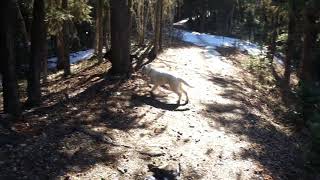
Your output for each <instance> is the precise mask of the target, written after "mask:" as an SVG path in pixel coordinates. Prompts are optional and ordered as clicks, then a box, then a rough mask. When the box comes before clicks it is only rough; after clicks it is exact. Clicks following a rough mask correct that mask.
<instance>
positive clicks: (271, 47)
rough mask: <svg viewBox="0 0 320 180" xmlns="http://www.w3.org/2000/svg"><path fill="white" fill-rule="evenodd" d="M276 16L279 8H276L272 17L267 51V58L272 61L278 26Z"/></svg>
mask: <svg viewBox="0 0 320 180" xmlns="http://www.w3.org/2000/svg"><path fill="white" fill-rule="evenodd" d="M278 16H279V9H277V10H276V12H275V15H274V16H273V17H272V36H271V40H270V45H269V52H268V59H269V61H270V62H271V63H272V62H273V58H274V55H275V52H276V41H277V36H278V32H277V28H278Z"/></svg>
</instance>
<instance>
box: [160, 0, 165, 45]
mask: <svg viewBox="0 0 320 180" xmlns="http://www.w3.org/2000/svg"><path fill="white" fill-rule="evenodd" d="M163 24H164V19H163V0H162V3H161V4H160V37H159V51H162V35H163Z"/></svg>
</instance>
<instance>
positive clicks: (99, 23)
mask: <svg viewBox="0 0 320 180" xmlns="http://www.w3.org/2000/svg"><path fill="white" fill-rule="evenodd" d="M96 3H97V7H96V9H97V12H96V43H95V44H96V47H95V51H96V52H95V53H96V54H97V57H98V61H99V62H102V57H103V56H102V48H103V13H102V9H103V0H97V1H96Z"/></svg>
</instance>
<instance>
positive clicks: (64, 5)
mask: <svg viewBox="0 0 320 180" xmlns="http://www.w3.org/2000/svg"><path fill="white" fill-rule="evenodd" d="M62 8H63V9H65V10H67V9H68V0H62ZM69 26H70V22H69V20H67V21H65V22H64V23H63V30H62V32H63V39H64V46H63V48H64V54H63V56H64V58H63V60H64V67H63V69H64V76H65V77H66V76H69V75H70V74H71V69H70V29H69Z"/></svg>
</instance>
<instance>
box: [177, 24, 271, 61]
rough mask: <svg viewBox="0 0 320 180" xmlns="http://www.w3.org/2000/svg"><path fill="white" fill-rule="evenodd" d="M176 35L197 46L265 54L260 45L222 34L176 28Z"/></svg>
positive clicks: (257, 54) (254, 54) (256, 54)
mask: <svg viewBox="0 0 320 180" xmlns="http://www.w3.org/2000/svg"><path fill="white" fill-rule="evenodd" d="M179 23H180V22H179ZM176 34H177V36H179V37H181V40H183V41H185V42H190V43H193V44H195V45H197V46H202V47H212V48H216V47H220V46H227V47H238V48H239V49H240V50H241V51H247V52H248V53H249V54H250V55H253V56H259V55H264V54H265V48H262V47H261V46H259V45H257V44H254V43H251V42H248V41H244V40H240V39H236V38H229V37H224V36H216V35H210V34H205V33H198V32H188V31H185V30H177V29H176Z"/></svg>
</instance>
